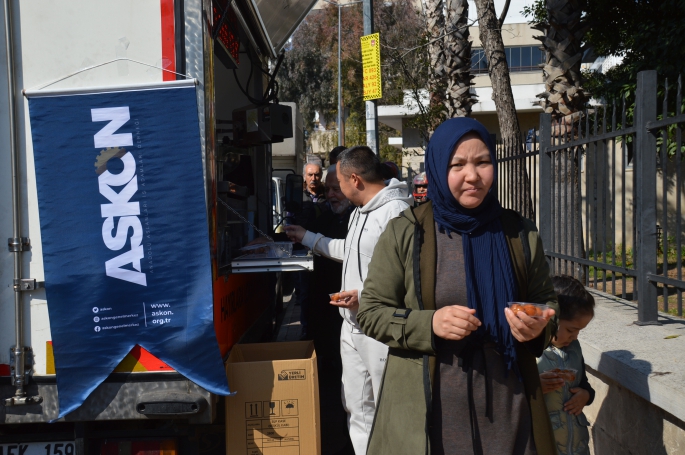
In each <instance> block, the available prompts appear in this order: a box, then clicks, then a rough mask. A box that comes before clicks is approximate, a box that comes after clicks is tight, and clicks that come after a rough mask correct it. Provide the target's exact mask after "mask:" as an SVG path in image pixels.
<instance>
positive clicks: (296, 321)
mask: <svg viewBox="0 0 685 455" xmlns="http://www.w3.org/2000/svg"><path fill="white" fill-rule="evenodd" d="M297 303H298V302H297V293H296V292H293V293H292V294H291V295H289V296H283V307H284V308H283V311H284V312H285V315H284V316H283V322H282V323H281V327H280V328H279V329H278V336H277V337H276V341H299V340H300V334H301V332H302V326H301V325H300V305H298V304H297Z"/></svg>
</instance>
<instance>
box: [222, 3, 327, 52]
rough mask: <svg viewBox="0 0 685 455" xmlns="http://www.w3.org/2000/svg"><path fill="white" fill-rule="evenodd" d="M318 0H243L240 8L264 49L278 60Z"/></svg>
mask: <svg viewBox="0 0 685 455" xmlns="http://www.w3.org/2000/svg"><path fill="white" fill-rule="evenodd" d="M316 2H317V0H279V1H276V0H242V1H239V2H235V3H237V4H238V5H239V6H240V9H241V12H242V13H243V15H244V16H246V19H249V21H250V22H251V23H252V24H253V25H254V26H255V27H256V28H257V30H256V31H258V35H259V38H261V39H260V41H262V42H263V43H264V44H265V48H266V49H263V50H265V51H267V54H270V56H271V57H272V58H276V56H277V55H278V53H279V52H281V50H282V49H283V47H284V46H285V44H286V43H287V42H288V39H290V37H291V36H292V34H293V33H295V30H296V29H297V27H298V26H299V25H300V23H301V22H302V21H303V20H304V18H305V17H306V16H307V14H308V13H309V11H310V10H311V9H312V8H313V7H314V5H315V4H316Z"/></svg>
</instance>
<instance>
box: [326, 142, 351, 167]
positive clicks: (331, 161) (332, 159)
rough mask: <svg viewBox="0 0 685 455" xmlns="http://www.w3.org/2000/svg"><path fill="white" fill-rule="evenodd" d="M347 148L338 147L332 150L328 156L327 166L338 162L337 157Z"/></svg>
mask: <svg viewBox="0 0 685 455" xmlns="http://www.w3.org/2000/svg"><path fill="white" fill-rule="evenodd" d="M346 148H347V147H345V146H344V145H339V146H337V147H335V148H334V149H333V150H331V153H329V154H328V164H331V165H333V164H335V163H337V162H338V156H339V155H340V154H341V153H342V152H344V151H345V149H346Z"/></svg>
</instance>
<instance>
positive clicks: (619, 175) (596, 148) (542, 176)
mask: <svg viewBox="0 0 685 455" xmlns="http://www.w3.org/2000/svg"><path fill="white" fill-rule="evenodd" d="M637 82H638V83H637V92H636V97H635V98H636V99H635V105H634V110H633V111H632V112H629V111H628V109H627V106H626V102H625V100H621V101H620V102H618V103H612V104H610V105H605V106H598V107H595V108H593V109H592V110H588V111H586V112H584V113H579V114H578V116H577V118H575V119H569V120H568V121H554V122H553V121H552V119H551V116H550V115H548V114H543V115H541V120H540V122H541V123H540V145H539V147H540V150H541V151H542V153H541V154H540V156H539V160H540V161H539V209H538V213H539V217H538V220H537V221H538V226H539V227H540V233H541V236H542V239H543V243H544V245H545V252H546V254H547V256H548V258H549V260H550V264H551V267H552V271H553V273H557V274H558V273H564V274H569V275H573V276H575V277H577V278H579V279H581V280H582V281H584V283H585V285H586V286H592V287H595V288H597V289H600V290H602V291H605V292H609V293H611V294H613V295H617V296H621V297H623V298H627V299H630V300H636V301H638V323H639V324H652V323H657V320H658V318H657V315H658V311H659V310H660V309H661V310H662V311H667V312H670V313H674V314H677V315H679V316H682V313H683V308H682V307H683V305H682V301H683V298H682V297H683V296H682V293H683V290H685V281H684V280H683V276H682V259H683V253H685V251H683V240H684V239H683V232H682V224H683V215H682V199H683V194H684V191H685V188H684V187H683V172H684V169H683V167H684V163H683V156H682V155H683V153H682V124H683V123H685V115H683V105H682V88H681V87H682V84H681V80H680V79H679V80H678V83H677V85H676V94H675V98H674V97H673V94H672V93H671V94H669V93H668V86H669V84H668V81H662V82H663V83H662V86H661V87H663V88H662V90H661V96H658V94H657V91H658V89H659V88H660V86H658V84H657V74H656V72H654V71H645V72H642V73H639V74H638V81H637ZM658 99H662V100H663V101H662V108H661V109H658V108H657V102H658ZM659 110H661V113H659ZM631 113H632V119H631V118H630V117H631V115H630V114H631Z"/></svg>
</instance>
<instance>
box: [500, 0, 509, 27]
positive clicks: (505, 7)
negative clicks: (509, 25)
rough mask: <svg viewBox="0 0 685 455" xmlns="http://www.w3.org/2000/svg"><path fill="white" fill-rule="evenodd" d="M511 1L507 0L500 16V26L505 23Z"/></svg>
mask: <svg viewBox="0 0 685 455" xmlns="http://www.w3.org/2000/svg"><path fill="white" fill-rule="evenodd" d="M510 3H511V0H507V2H506V3H505V4H504V8H503V9H502V14H501V15H500V17H499V21H498V22H499V26H500V27H502V25H503V24H504V19H506V18H507V13H508V12H509V4H510Z"/></svg>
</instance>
